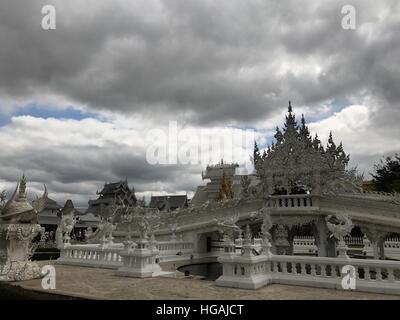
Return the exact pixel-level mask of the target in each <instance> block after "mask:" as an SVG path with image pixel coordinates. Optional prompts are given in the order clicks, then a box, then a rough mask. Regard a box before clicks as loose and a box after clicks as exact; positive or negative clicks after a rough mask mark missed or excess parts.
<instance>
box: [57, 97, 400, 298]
mask: <svg viewBox="0 0 400 320" xmlns="http://www.w3.org/2000/svg"><path fill="white" fill-rule="evenodd" d="M253 159H254V167H255V172H254V174H252V175H248V176H239V175H236V171H235V170H236V167H237V165H235V164H224V163H222V162H221V163H220V164H218V165H215V166H209V167H207V170H206V172H205V173H203V174H202V177H203V179H209V182H208V183H207V184H206V185H205V186H201V187H198V189H197V192H196V194H195V196H194V198H193V200H192V201H191V202H190V203H189V205H188V206H186V205H185V206H182V207H179V208H175V209H174V210H167V211H163V212H162V213H161V212H160V210H159V209H158V208H157V207H155V208H145V207H142V206H139V205H137V204H135V205H130V204H125V203H121V204H119V205H118V204H112V205H110V206H109V210H110V211H109V217H110V218H109V219H108V220H107V221H103V222H102V223H101V224H100V225H99V228H98V230H96V232H95V233H90V232H89V233H88V236H87V239H89V241H88V242H86V243H82V244H71V243H70V241H69V239H68V237H69V235H68V232H65V230H67V231H68V230H69V229H68V228H70V225H71V224H68V223H67V221H65V229H63V230H64V232H63V234H62V236H63V237H64V239H63V241H62V242H61V243H62V248H61V257H60V259H59V260H58V261H57V262H58V263H59V264H67V265H78V266H88V267H98V268H110V269H114V270H115V274H116V275H120V276H131V277H155V276H161V275H167V276H171V273H164V272H163V270H162V266H163V263H164V262H176V263H178V262H179V263H180V264H182V263H183V262H186V263H191V262H192V261H193V260H196V261H202V259H207V261H210V259H211V260H213V261H218V262H219V263H221V264H222V265H223V274H222V275H221V277H220V278H218V279H217V281H216V284H217V285H219V286H227V287H237V288H247V289H257V288H260V287H262V286H265V285H269V284H271V283H281V284H292V285H302V286H311V287H322V288H336V289H341V288H342V278H343V274H342V273H343V270H345V269H343V268H344V267H346V266H347V267H348V266H351V267H352V268H354V270H355V277H356V279H357V287H356V289H355V290H359V291H367V292H379V293H395V294H400V279H399V278H398V274H399V273H398V272H399V270H400V261H389V260H385V257H387V256H386V254H385V250H386V249H387V246H386V245H385V243H386V241H387V237H388V236H390V235H392V234H394V233H400V195H399V194H385V193H374V192H366V191H364V190H363V189H362V188H361V182H362V179H361V177H360V176H359V175H358V174H357V172H356V170H355V169H351V168H348V163H349V155H347V154H346V153H345V151H344V148H343V146H342V144H341V143H340V144H338V145H337V144H335V142H334V140H333V137H332V134H331V135H330V137H329V140H328V144H327V146H326V147H324V146H322V144H321V142H320V140H319V139H318V136H315V137H311V136H310V133H309V130H308V127H307V125H306V121H305V119H304V116H302V118H301V122H300V124H298V123H297V121H296V118H295V114H294V113H293V109H292V106H291V104H290V103H289V108H288V114H287V116H286V120H285V123H284V127H283V128H282V129H280V128H278V127H277V129H276V134H275V141H274V142H273V143H272V145H271V146H269V147H268V148H267V150H265V151H264V152H261V151H260V150H259V148H258V146H257V144H256V145H255V149H254V154H253ZM71 223H73V222H71ZM354 227H358V228H359V230H361V232H362V233H363V236H364V238H360V239H361V240H359V241H358V244H361V246H364V250H363V253H365V254H367V253H368V256H367V258H366V259H358V258H357V257H356V256H355V255H352V254H350V252H349V251H350V250H349V246H350V245H351V241H350V240H349V239H351V237H350V232H351V231H352V229H353V228H354ZM302 230H308V231H309V233H310V234H309V235H307V237H308V238H307V241H300V240H299V239H301V238H299V236H300V237H301V236H302ZM296 239H297V240H296ZM353 242H355V240H354V241H353ZM304 248H307V250H304ZM296 250H297V252H296ZM347 267H346V268H347ZM346 270H347V269H346Z"/></svg>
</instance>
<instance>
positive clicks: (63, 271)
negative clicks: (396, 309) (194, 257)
mask: <svg viewBox="0 0 400 320" xmlns="http://www.w3.org/2000/svg"><path fill="white" fill-rule="evenodd" d="M41 264H43V263H41ZM56 273H57V278H56V285H57V289H56V290H53V292H54V293H58V294H66V295H70V296H75V297H84V298H91V299H120V300H125V299H166V300H168V299H201V300H206V299H210V300H218V299H232V300H236V299H240V300H243V299H255V300H258V299H264V300H271V299H293V300H299V299H304V300H308V299H400V296H392V295H383V294H372V293H360V292H349V291H340V290H332V289H317V288H307V287H299V286H287V285H279V284H273V285H269V286H267V287H264V288H261V289H259V290H242V289H230V288H222V287H217V286H216V285H215V284H214V282H213V281H206V280H199V279H187V278H177V279H173V278H147V279H137V278H124V277H117V276H115V275H114V272H113V270H107V269H96V268H85V267H73V266H61V265H56ZM16 285H19V286H21V287H23V288H26V289H35V290H42V289H41V280H40V279H36V280H29V281H22V282H18V283H16Z"/></svg>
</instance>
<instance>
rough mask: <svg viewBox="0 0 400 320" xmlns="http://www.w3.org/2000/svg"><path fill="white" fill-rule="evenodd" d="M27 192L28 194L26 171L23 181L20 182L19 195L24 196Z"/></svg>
mask: <svg viewBox="0 0 400 320" xmlns="http://www.w3.org/2000/svg"><path fill="white" fill-rule="evenodd" d="M25 194H26V178H25V173H23V174H22V178H21V181H20V183H19V196H20V197H24V196H25Z"/></svg>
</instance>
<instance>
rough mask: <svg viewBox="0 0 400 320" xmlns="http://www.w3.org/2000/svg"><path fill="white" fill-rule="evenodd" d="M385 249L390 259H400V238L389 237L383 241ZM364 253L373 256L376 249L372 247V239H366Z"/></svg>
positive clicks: (386, 255)
mask: <svg viewBox="0 0 400 320" xmlns="http://www.w3.org/2000/svg"><path fill="white" fill-rule="evenodd" d="M383 249H384V252H385V257H386V258H389V259H398V260H400V238H388V239H386V241H385V242H384V243H383ZM363 254H364V255H365V256H373V255H374V249H373V247H372V244H371V241H369V240H368V239H364V248H363Z"/></svg>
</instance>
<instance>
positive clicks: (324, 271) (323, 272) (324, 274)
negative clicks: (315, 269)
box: [320, 264, 326, 277]
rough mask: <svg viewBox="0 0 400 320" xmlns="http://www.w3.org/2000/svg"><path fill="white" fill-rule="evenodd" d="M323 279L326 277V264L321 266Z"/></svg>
mask: <svg viewBox="0 0 400 320" xmlns="http://www.w3.org/2000/svg"><path fill="white" fill-rule="evenodd" d="M320 267H321V277H326V265H325V264H321V265H320Z"/></svg>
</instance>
